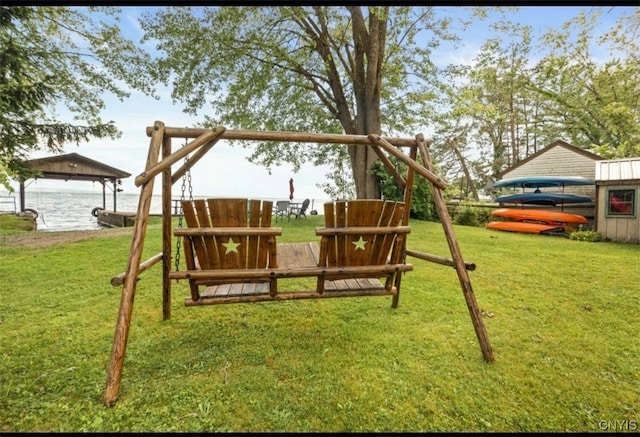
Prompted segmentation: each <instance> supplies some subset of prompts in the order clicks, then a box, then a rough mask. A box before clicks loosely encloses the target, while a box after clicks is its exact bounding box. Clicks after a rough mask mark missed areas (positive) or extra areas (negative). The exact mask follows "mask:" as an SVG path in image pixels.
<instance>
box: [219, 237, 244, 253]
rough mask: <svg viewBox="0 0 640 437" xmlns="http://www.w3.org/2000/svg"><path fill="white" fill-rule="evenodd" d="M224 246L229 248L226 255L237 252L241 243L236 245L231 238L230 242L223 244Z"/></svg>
mask: <svg viewBox="0 0 640 437" xmlns="http://www.w3.org/2000/svg"><path fill="white" fill-rule="evenodd" d="M222 245H223V246H224V247H226V248H227V251H226V252H225V253H224V254H225V255H226V254H228V253H230V252H237V251H238V246H240V243H235V242H234V241H233V238H229V241H227V242H226V243H222Z"/></svg>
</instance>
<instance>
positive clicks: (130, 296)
mask: <svg viewBox="0 0 640 437" xmlns="http://www.w3.org/2000/svg"><path fill="white" fill-rule="evenodd" d="M154 129H155V130H154V133H153V135H152V136H151V143H150V146H149V153H148V155H147V164H146V168H152V167H153V166H154V165H155V164H156V163H157V162H158V157H159V154H160V146H161V145H162V141H163V138H164V123H162V122H161V121H156V122H155V123H154ZM153 180H154V179H153V178H152V179H150V180H149V181H148V182H147V183H145V184H144V185H143V186H142V188H141V190H140V200H139V202H138V211H137V217H138V219H137V220H136V223H135V227H134V230H133V238H132V240H131V248H130V250H129V260H128V262H127V270H126V273H125V280H124V285H123V287H122V297H121V299H120V311H119V313H118V320H117V322H116V332H115V335H114V337H113V348H112V350H111V362H110V364H109V372H108V374H107V383H106V388H105V392H104V398H103V401H104V403H105V404H106V405H107V406H112V405H114V404H115V403H116V401H117V400H118V394H119V391H120V382H121V380H122V367H123V365H124V357H125V352H126V349H127V339H128V337H129V329H130V327H131V314H132V312H133V300H134V297H135V292H136V283H137V281H138V274H139V272H140V259H141V257H142V249H143V247H144V237H145V233H146V230H147V224H148V222H149V211H150V209H151V198H152V196H153Z"/></svg>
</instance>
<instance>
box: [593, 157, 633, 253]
mask: <svg viewBox="0 0 640 437" xmlns="http://www.w3.org/2000/svg"><path fill="white" fill-rule="evenodd" d="M595 170H596V174H595V179H596V193H597V210H596V231H598V232H599V233H600V234H602V236H603V237H605V238H607V239H609V240H613V241H618V242H620V243H636V244H638V243H640V211H638V209H639V208H640V207H639V206H638V205H637V203H638V201H639V199H637V198H636V215H635V217H607V216H606V212H607V190H609V189H632V188H635V189H636V195H638V194H640V158H630V159H616V160H609V161H598V162H596V166H595Z"/></svg>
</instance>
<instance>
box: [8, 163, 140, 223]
mask: <svg viewBox="0 0 640 437" xmlns="http://www.w3.org/2000/svg"><path fill="white" fill-rule="evenodd" d="M26 164H27V165H28V166H29V167H30V168H31V169H33V170H37V171H39V172H40V175H39V176H36V177H35V179H62V180H65V181H69V180H72V181H91V182H99V183H100V184H102V208H103V209H106V206H107V192H106V187H107V184H109V183H110V184H111V185H112V191H113V210H114V211H116V193H117V192H118V188H117V185H120V184H121V183H122V179H123V178H128V177H129V176H131V173H127V172H126V171H122V170H118V169H117V168H114V167H111V166H108V165H106V164H103V163H101V162H98V161H95V160H93V159H90V158H87V157H86V156H82V155H79V154H77V153H69V154H66V155H58V156H51V157H48V158H38V159H31V160H29V161H26ZM27 180H28V179H21V180H20V181H19V182H20V211H22V212H24V210H25V182H26V181H27Z"/></svg>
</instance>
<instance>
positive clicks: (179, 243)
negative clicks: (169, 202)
mask: <svg viewBox="0 0 640 437" xmlns="http://www.w3.org/2000/svg"><path fill="white" fill-rule="evenodd" d="M187 141H188V139H187V138H185V139H184V145H183V146H182V147H184V146H186V145H187ZM184 166H185V168H186V172H185V173H184V174H183V175H182V186H181V189H180V213H179V214H178V228H182V220H183V218H184V211H183V210H182V202H183V201H184V200H185V195H184V192H185V190H186V183H187V182H188V184H189V200H193V187H192V186H191V168H189V155H187V156H185V157H184ZM181 246H182V239H181V238H180V237H178V238H177V239H176V260H175V266H176V271H177V270H180V248H181Z"/></svg>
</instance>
